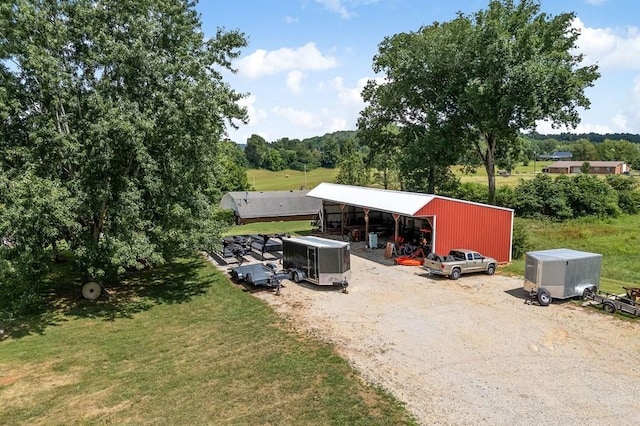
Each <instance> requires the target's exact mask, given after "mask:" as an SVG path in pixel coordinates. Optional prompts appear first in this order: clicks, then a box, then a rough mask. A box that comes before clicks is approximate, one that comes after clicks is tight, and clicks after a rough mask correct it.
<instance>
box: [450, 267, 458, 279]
mask: <svg viewBox="0 0 640 426" xmlns="http://www.w3.org/2000/svg"><path fill="white" fill-rule="evenodd" d="M449 278H451V279H452V280H457V279H458V278H460V268H453V269H452V270H451V275H449Z"/></svg>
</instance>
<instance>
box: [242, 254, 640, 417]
mask: <svg viewBox="0 0 640 426" xmlns="http://www.w3.org/2000/svg"><path fill="white" fill-rule="evenodd" d="M352 251H353V253H354V255H352V256H351V261H352V278H351V281H350V286H349V294H342V293H340V292H339V291H336V289H326V288H321V287H317V286H313V285H308V284H294V283H291V282H288V281H285V282H284V284H285V288H283V289H282V292H281V295H280V296H275V295H274V294H273V293H272V292H256V293H254V294H255V296H256V297H259V298H261V299H263V300H264V301H265V302H266V303H268V304H269V305H271V306H272V307H273V308H274V309H275V310H276V311H277V312H279V313H280V314H282V315H283V316H285V317H287V318H288V319H290V320H291V322H292V323H293V324H295V326H296V327H297V328H298V329H299V330H300V331H301V332H304V333H310V334H312V335H314V336H316V337H319V338H321V339H324V340H327V341H330V342H333V343H334V344H335V345H336V347H337V350H338V351H339V353H340V354H341V355H342V356H344V357H345V358H346V359H348V360H349V361H350V362H351V363H352V365H353V366H354V367H355V368H356V369H357V370H358V371H360V372H361V374H362V375H363V376H364V377H365V378H366V379H367V380H369V381H370V382H372V383H376V384H378V385H380V386H382V387H384V388H385V389H387V390H388V391H389V392H391V393H392V394H393V395H395V396H396V397H397V398H398V399H399V400H401V401H403V402H404V403H405V404H406V406H407V408H408V409H409V410H410V411H411V412H412V413H413V414H414V415H415V417H416V418H417V419H418V421H419V422H420V423H421V424H438V425H477V424H492V425H512V424H518V425H528V424H532V425H533V424H535V425H567V424H583V425H602V424H614V423H616V424H618V425H635V424H638V421H639V420H638V409H639V408H640V407H639V404H638V401H639V397H640V333H639V331H640V324H638V323H637V322H633V321H626V320H623V319H619V318H615V317H612V316H609V315H605V314H602V313H601V312H600V311H599V310H596V309H595V308H593V307H582V306H580V305H579V304H576V303H575V302H557V301H556V302H554V303H553V304H552V305H551V306H548V307H540V306H536V305H527V304H525V303H524V301H525V299H524V294H523V291H522V280H521V279H515V278H510V277H505V276H501V275H499V274H498V275H494V276H487V275H482V274H480V275H468V276H467V275H465V276H463V277H462V278H460V280H458V281H451V280H448V279H444V278H440V277H430V276H429V275H426V274H425V273H424V271H423V270H422V269H421V268H417V267H409V266H393V265H391V264H390V261H389V260H388V259H383V258H382V251H381V250H366V249H364V248H363V247H361V246H360V247H358V246H353V247H352ZM371 259H375V261H374V260H371Z"/></svg>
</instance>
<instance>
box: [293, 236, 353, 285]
mask: <svg viewBox="0 0 640 426" xmlns="http://www.w3.org/2000/svg"><path fill="white" fill-rule="evenodd" d="M282 268H283V269H284V270H285V271H288V273H289V279H290V280H292V281H294V282H296V283H299V282H301V281H308V282H310V283H313V284H317V285H321V286H325V285H327V286H328V285H340V286H341V287H342V292H343V293H346V292H347V286H348V285H349V278H351V246H350V245H349V243H348V242H344V241H335V240H329V239H326V238H320V237H312V236H307V237H290V238H283V239H282Z"/></svg>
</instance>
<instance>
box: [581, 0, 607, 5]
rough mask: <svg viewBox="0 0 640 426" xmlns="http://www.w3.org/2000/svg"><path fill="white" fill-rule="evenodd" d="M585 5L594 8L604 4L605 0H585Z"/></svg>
mask: <svg viewBox="0 0 640 426" xmlns="http://www.w3.org/2000/svg"><path fill="white" fill-rule="evenodd" d="M585 1H586V2H587V3H589V4H592V5H594V6H598V5H600V4H603V3H605V2H606V1H607V0H585Z"/></svg>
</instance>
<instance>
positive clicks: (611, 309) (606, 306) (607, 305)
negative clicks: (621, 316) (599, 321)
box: [602, 302, 616, 314]
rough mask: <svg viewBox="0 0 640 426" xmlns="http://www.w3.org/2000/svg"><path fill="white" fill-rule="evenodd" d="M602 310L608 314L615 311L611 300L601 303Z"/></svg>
mask: <svg viewBox="0 0 640 426" xmlns="http://www.w3.org/2000/svg"><path fill="white" fill-rule="evenodd" d="M602 310H603V311H605V312H606V313H608V314H615V313H616V305H614V304H613V303H612V302H604V303H603V304H602Z"/></svg>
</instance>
